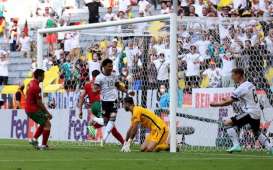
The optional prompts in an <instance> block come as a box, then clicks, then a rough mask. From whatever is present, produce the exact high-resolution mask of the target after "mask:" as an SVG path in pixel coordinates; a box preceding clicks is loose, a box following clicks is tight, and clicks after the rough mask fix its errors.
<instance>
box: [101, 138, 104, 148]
mask: <svg viewBox="0 0 273 170" xmlns="http://www.w3.org/2000/svg"><path fill="white" fill-rule="evenodd" d="M104 144H105V142H104V140H103V139H102V140H101V141H100V146H101V147H103V146H104Z"/></svg>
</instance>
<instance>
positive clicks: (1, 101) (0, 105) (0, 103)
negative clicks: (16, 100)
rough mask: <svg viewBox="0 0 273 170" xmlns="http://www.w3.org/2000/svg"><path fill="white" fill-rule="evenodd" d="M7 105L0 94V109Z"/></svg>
mask: <svg viewBox="0 0 273 170" xmlns="http://www.w3.org/2000/svg"><path fill="white" fill-rule="evenodd" d="M4 104H5V101H4V100H3V99H2V97H1V94H0V109H1V108H2V106H3V105H4Z"/></svg>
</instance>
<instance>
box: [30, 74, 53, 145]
mask: <svg viewBox="0 0 273 170" xmlns="http://www.w3.org/2000/svg"><path fill="white" fill-rule="evenodd" d="M33 76H34V79H33V80H31V81H30V83H29V84H28V87H27V92H26V108H25V111H26V114H27V115H28V117H29V118H30V119H32V120H33V121H34V122H36V123H37V124H39V127H38V128H37V129H36V132H35V134H34V136H33V138H32V139H31V141H30V144H32V145H33V146H34V147H35V148H36V149H40V150H44V149H46V148H48V145H47V141H48V137H49V135H50V129H51V123H50V119H52V115H51V114H50V113H49V112H48V110H47V108H46V107H45V105H44V104H43V102H42V97H41V88H40V87H39V83H40V82H43V80H44V70H42V69H36V70H35V71H34V73H33ZM42 134H43V141H42V145H41V146H40V147H38V141H37V139H38V138H39V136H41V135H42Z"/></svg>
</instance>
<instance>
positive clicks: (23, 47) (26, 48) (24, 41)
mask: <svg viewBox="0 0 273 170" xmlns="http://www.w3.org/2000/svg"><path fill="white" fill-rule="evenodd" d="M21 35H22V36H21V37H20V39H19V45H18V48H17V51H22V52H24V53H25V54H26V56H27V57H29V55H30V44H31V39H30V37H29V36H28V35H27V34H26V33H25V32H24V31H23V32H22V34H21Z"/></svg>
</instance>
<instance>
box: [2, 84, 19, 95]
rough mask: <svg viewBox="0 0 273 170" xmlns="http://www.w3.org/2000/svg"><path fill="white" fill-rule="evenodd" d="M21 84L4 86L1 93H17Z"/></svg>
mask: <svg viewBox="0 0 273 170" xmlns="http://www.w3.org/2000/svg"><path fill="white" fill-rule="evenodd" d="M18 88H19V86H18V85H7V86H4V87H3V89H2V91H1V93H2V94H15V93H16V92H17V90H18Z"/></svg>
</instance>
